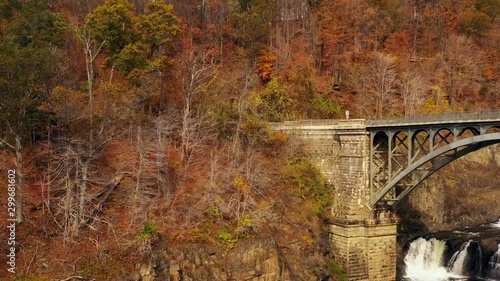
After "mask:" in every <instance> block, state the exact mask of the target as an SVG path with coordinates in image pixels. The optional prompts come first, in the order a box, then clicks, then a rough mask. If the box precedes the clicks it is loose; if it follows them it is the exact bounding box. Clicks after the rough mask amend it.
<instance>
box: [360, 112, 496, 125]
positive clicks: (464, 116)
mask: <svg viewBox="0 0 500 281" xmlns="http://www.w3.org/2000/svg"><path fill="white" fill-rule="evenodd" d="M489 120H491V121H498V120H500V110H497V111H473V112H470V111H468V112H450V113H443V114H439V115H419V116H405V117H397V118H383V119H382V118H381V119H369V120H366V125H367V126H368V127H371V126H374V127H375V126H384V125H393V124H425V123H451V122H467V121H470V122H474V121H483V122H484V121H489Z"/></svg>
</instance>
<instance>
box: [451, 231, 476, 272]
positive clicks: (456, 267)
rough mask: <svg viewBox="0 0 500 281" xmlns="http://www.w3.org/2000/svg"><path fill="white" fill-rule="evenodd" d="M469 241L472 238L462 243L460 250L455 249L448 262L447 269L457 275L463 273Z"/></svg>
mask: <svg viewBox="0 0 500 281" xmlns="http://www.w3.org/2000/svg"><path fill="white" fill-rule="evenodd" d="M471 242H472V240H469V241H467V242H465V243H464V244H462V247H461V248H460V250H458V251H456V252H455V253H454V254H453V256H452V257H451V259H450V261H449V263H448V271H450V272H452V273H455V274H459V275H461V274H464V273H465V270H464V267H465V263H466V262H467V256H468V254H469V246H470V244H471Z"/></svg>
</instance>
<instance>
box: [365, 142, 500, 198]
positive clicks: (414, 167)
mask: <svg viewBox="0 0 500 281" xmlns="http://www.w3.org/2000/svg"><path fill="white" fill-rule="evenodd" d="M496 143H500V133H493V134H485V135H479V136H474V137H470V138H465V139H462V140H459V141H456V142H454V143H451V144H448V145H446V146H443V147H441V148H439V149H437V150H435V151H433V152H431V153H429V154H427V155H425V156H424V157H422V158H420V159H419V160H417V161H415V162H414V163H413V164H411V165H410V166H408V167H407V168H406V169H404V170H403V171H401V172H400V173H398V174H397V176H395V177H394V178H392V179H391V180H390V181H389V182H388V183H387V184H386V185H385V187H384V188H383V189H381V190H379V191H377V192H376V193H375V194H373V196H372V199H371V202H370V205H371V206H375V205H376V204H377V203H378V202H380V201H384V196H386V195H387V194H388V193H389V192H390V191H391V189H393V188H397V187H398V184H400V183H401V182H402V181H403V180H405V179H411V182H410V183H408V184H400V186H401V187H402V189H400V190H399V191H397V193H396V197H395V198H391V199H390V200H391V201H395V202H397V201H399V200H401V199H402V198H404V197H405V196H406V195H408V193H410V192H411V191H412V190H413V189H414V188H415V187H416V186H417V185H418V184H419V183H421V182H422V181H423V180H425V179H426V178H427V177H429V176H430V175H432V174H433V173H434V172H436V171H438V170H439V169H441V168H442V167H444V166H446V165H447V164H449V163H451V162H452V161H454V160H456V159H458V158H460V157H462V156H464V155H467V154H469V153H471V152H473V151H476V150H478V149H480V148H483V147H486V146H489V145H492V144H496ZM449 152H452V153H449ZM428 163H430V164H431V165H432V166H431V167H428V168H421V167H423V166H425V165H426V164H428ZM413 173H415V174H416V175H412V174H413Z"/></svg>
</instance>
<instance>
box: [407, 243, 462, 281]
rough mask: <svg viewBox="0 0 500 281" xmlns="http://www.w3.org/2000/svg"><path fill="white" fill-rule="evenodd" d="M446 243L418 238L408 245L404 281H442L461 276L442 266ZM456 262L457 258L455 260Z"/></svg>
mask: <svg viewBox="0 0 500 281" xmlns="http://www.w3.org/2000/svg"><path fill="white" fill-rule="evenodd" d="M445 250H446V242H445V241H441V240H437V239H435V238H431V239H429V240H426V239H424V238H418V239H416V240H415V241H413V242H412V243H411V244H410V248H409V249H408V252H407V254H406V256H405V259H404V262H405V265H406V275H405V279H406V280H412V281H444V280H449V279H450V278H461V277H463V276H461V275H459V274H455V273H453V272H449V271H448V270H447V269H446V267H445V266H444V262H445V261H443V256H444V252H445ZM457 260H458V258H457ZM452 266H453V265H452Z"/></svg>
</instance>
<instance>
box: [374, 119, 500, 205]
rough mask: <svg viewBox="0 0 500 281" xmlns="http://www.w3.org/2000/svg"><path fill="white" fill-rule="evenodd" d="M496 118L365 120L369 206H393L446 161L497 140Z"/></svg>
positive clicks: (499, 121) (499, 123)
mask: <svg viewBox="0 0 500 281" xmlns="http://www.w3.org/2000/svg"><path fill="white" fill-rule="evenodd" d="M498 117H499V116H496V118H493V119H491V120H476V121H473V122H471V121H470V120H469V121H456V122H455V123H451V122H452V121H448V122H415V123H408V124H404V123H402V122H395V123H394V125H393V124H390V123H389V122H385V123H377V122H372V124H370V123H368V124H367V129H368V131H369V132H370V195H371V198H370V205H371V206H372V207H374V206H375V205H377V204H381V203H382V204H386V205H393V204H395V203H397V202H398V201H400V200H401V199H402V198H404V197H405V196H406V195H408V193H410V192H411V191H412V190H413V189H414V188H415V187H416V186H417V185H418V184H419V183H421V182H422V181H423V180H425V179H426V178H427V177H429V176H430V175H432V174H433V173H434V172H436V171H438V170H439V169H441V168H442V167H444V166H446V165H447V164H449V163H450V162H452V161H454V160H456V159H458V158H460V157H462V156H464V155H466V154H468V153H471V152H473V151H476V150H478V149H480V148H483V147H486V146H489V145H492V144H496V143H500V119H499V118H498ZM398 123H399V124H398Z"/></svg>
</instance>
